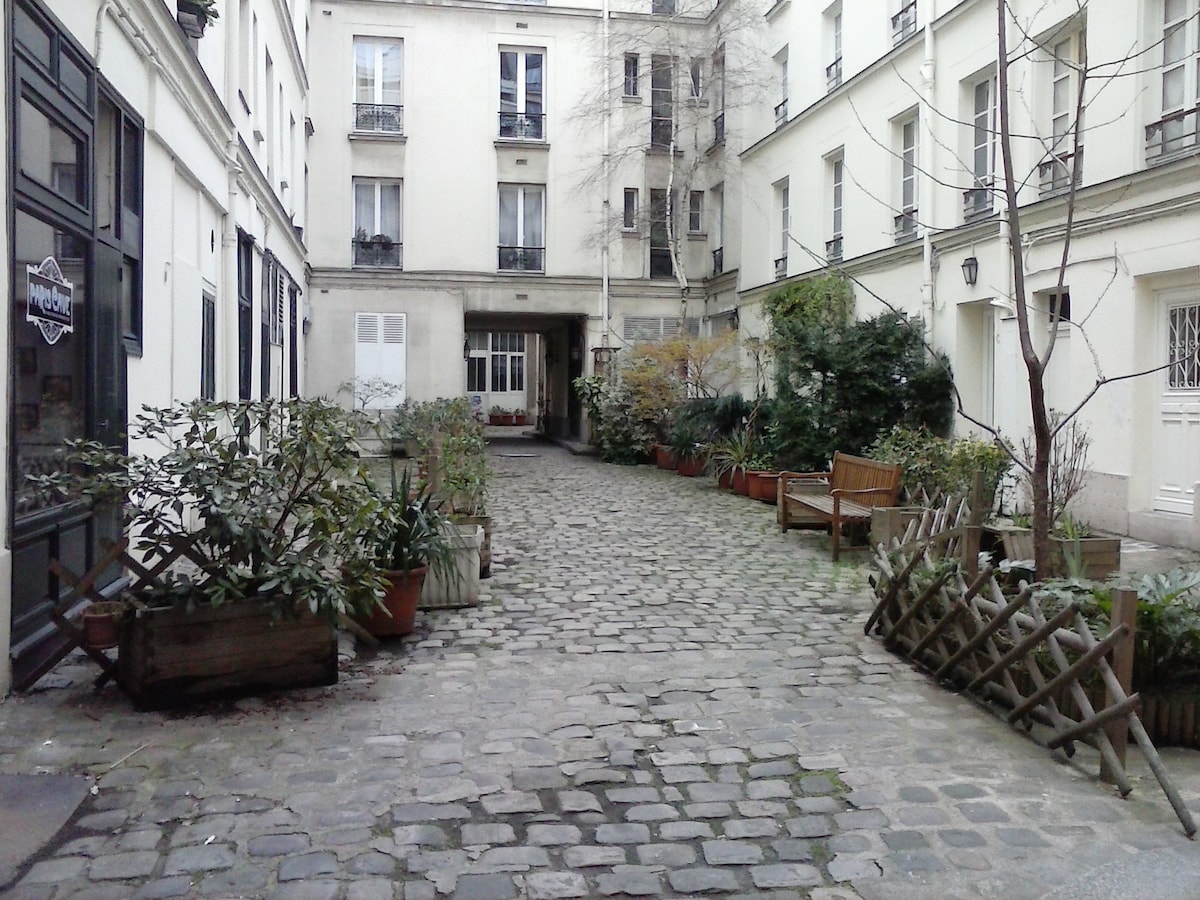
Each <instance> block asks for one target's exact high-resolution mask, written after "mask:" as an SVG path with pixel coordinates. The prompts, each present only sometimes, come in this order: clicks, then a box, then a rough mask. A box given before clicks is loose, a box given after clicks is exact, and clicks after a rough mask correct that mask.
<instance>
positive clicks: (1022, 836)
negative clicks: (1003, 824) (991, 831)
mask: <svg viewBox="0 0 1200 900" xmlns="http://www.w3.org/2000/svg"><path fill="white" fill-rule="evenodd" d="M996 836H997V837H998V838H1000V840H1002V841H1003V842H1004V843H1006V844H1008V846H1010V847H1049V846H1050V844H1049V843H1047V842H1046V841H1045V840H1044V839H1043V838H1042V837H1041V835H1039V834H1038V833H1037V832H1036V831H1034V830H1033V829H1032V828H997V829H996Z"/></svg>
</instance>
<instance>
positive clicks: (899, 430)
mask: <svg viewBox="0 0 1200 900" xmlns="http://www.w3.org/2000/svg"><path fill="white" fill-rule="evenodd" d="M868 455H869V456H870V457H871V458H872V459H877V460H879V461H880V462H890V463H899V464H900V470H901V476H900V488H901V492H902V494H904V495H906V496H908V497H910V498H913V499H917V498H919V497H920V495H921V493H922V492H924V494H925V496H926V497H927V498H928V499H929V500H931V501H933V502H936V501H937V500H938V498H940V497H946V496H948V495H950V494H969V493H970V491H971V490H972V486H973V484H974V480H975V473H976V472H981V473H982V474H983V500H984V508H985V509H990V508H991V506H992V504H993V502H994V501H995V497H996V491H997V490H998V489H999V486H1000V481H1001V479H1003V478H1004V476H1005V475H1006V474H1007V473H1008V470H1009V469H1010V468H1011V467H1012V457H1011V456H1009V454H1008V451H1006V450H1005V449H1004V448H1003V447H1001V446H1000V445H999V444H997V443H996V442H995V441H984V440H980V439H978V438H973V437H964V438H957V439H954V440H947V439H946V438H942V437H938V436H937V435H935V434H931V433H930V432H929V431H927V430H925V429H909V428H904V427H902V426H899V425H896V426H894V427H893V428H892V429H891V430H890V431H888V432H887V433H885V434H883V435H881V436H880V437H879V439H878V440H876V441H875V443H874V444H873V445H872V446H871V448H870V450H869V451H868Z"/></svg>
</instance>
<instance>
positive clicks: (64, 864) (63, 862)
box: [21, 856, 153, 885]
mask: <svg viewBox="0 0 1200 900" xmlns="http://www.w3.org/2000/svg"><path fill="white" fill-rule="evenodd" d="M88 862H89V861H88V859H87V857H85V856H64V857H61V858H59V859H47V860H43V861H41V862H39V863H35V864H34V866H33V868H31V869H30V870H29V871H28V872H27V873H26V875H25V877H24V878H22V879H21V883H22V884H24V885H30V884H58V883H59V882H66V881H70V880H71V879H73V878H77V877H79V876H80V875H82V874H83V873H84V872H85V871H87V868H88ZM150 871H153V867H151V869H150ZM142 874H148V873H146V872H143V873H142ZM93 877H94V876H93ZM115 877H118V878H123V877H125V876H122V875H118V876H115Z"/></svg>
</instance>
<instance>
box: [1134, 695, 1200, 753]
mask: <svg viewBox="0 0 1200 900" xmlns="http://www.w3.org/2000/svg"><path fill="white" fill-rule="evenodd" d="M1140 696H1141V698H1142V709H1141V712H1140V713H1139V718H1140V719H1141V720H1142V725H1144V726H1145V728H1146V732H1147V733H1148V734H1149V735H1150V740H1152V741H1154V743H1155V745H1156V746H1159V747H1190V748H1192V749H1193V750H1200V693H1197V692H1196V691H1195V690H1192V691H1187V692H1182V691H1181V692H1179V693H1175V692H1171V691H1168V692H1166V693H1161V694H1160V693H1158V692H1157V691H1144V692H1142V693H1141V695H1140Z"/></svg>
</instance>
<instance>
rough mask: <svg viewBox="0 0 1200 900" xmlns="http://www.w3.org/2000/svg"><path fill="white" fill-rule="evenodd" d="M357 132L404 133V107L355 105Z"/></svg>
mask: <svg viewBox="0 0 1200 900" xmlns="http://www.w3.org/2000/svg"><path fill="white" fill-rule="evenodd" d="M354 130H355V131H383V132H387V133H388V134H403V133H404V107H403V106H397V105H395V104H393V103H355V104H354Z"/></svg>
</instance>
